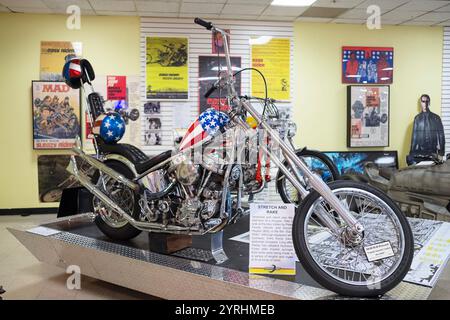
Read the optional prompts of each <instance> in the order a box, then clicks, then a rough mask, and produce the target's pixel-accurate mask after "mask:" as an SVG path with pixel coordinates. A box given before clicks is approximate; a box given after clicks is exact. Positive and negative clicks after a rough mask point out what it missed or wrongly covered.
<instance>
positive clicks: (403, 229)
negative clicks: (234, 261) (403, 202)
mask: <svg viewBox="0 0 450 320" xmlns="http://www.w3.org/2000/svg"><path fill="white" fill-rule="evenodd" d="M329 187H330V188H331V190H332V191H333V193H334V194H335V195H336V196H337V197H338V198H339V199H340V200H341V202H342V203H343V204H344V206H345V207H346V208H348V209H349V210H350V212H351V213H352V215H353V216H354V217H355V218H356V219H357V220H358V222H359V223H361V224H362V225H363V227H364V231H363V233H362V234H354V233H352V232H351V231H350V229H349V228H348V226H347V225H346V223H345V222H344V221H343V220H342V219H340V217H339V216H338V215H337V213H336V212H335V211H334V210H333V209H332V208H331V207H330V206H329V205H328V203H327V202H326V200H324V199H323V197H322V196H321V195H320V194H319V193H317V192H316V191H313V192H311V193H310V194H309V195H308V196H307V197H306V198H305V199H304V201H302V203H301V204H300V206H299V207H298V208H297V212H296V214H295V218H294V223H293V230H292V233H293V234H292V239H293V242H294V247H295V251H296V253H297V256H298V257H299V260H300V262H301V263H302V265H303V267H304V268H305V270H306V271H307V272H308V273H309V274H310V275H311V277H313V278H314V279H315V280H316V281H317V282H318V283H319V284H321V285H322V286H323V287H325V288H327V289H329V290H332V291H334V292H336V293H339V294H341V295H346V296H356V297H374V296H379V295H382V294H384V293H386V292H387V291H389V290H390V289H392V288H393V287H395V286H396V285H397V284H398V283H400V282H401V281H402V280H403V278H404V277H405V275H406V273H407V272H408V271H409V268H410V266H411V262H412V258H413V254H414V239H413V235H412V232H411V228H410V226H409V223H408V221H407V220H406V217H405V216H404V215H403V213H402V212H401V211H400V209H399V208H398V207H397V206H396V205H395V203H394V202H393V201H392V200H391V199H390V198H389V197H388V196H387V195H385V194H384V193H383V192H381V191H380V190H378V189H376V188H374V187H372V186H369V185H366V184H362V183H358V182H353V181H335V182H331V183H330V184H329ZM323 214H329V216H330V217H332V219H333V220H334V221H335V222H336V224H337V225H338V231H336V232H333V231H332V230H330V229H329V228H328V227H326V226H325V224H324V223H323V220H322V219H320V215H323Z"/></svg>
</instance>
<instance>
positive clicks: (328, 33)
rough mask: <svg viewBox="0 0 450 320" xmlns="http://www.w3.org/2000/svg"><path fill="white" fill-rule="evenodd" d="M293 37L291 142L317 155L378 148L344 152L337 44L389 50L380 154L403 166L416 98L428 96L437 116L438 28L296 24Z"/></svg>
mask: <svg viewBox="0 0 450 320" xmlns="http://www.w3.org/2000/svg"><path fill="white" fill-rule="evenodd" d="M294 33H295V54H294V56H295V59H296V60H295V66H296V67H295V68H296V70H295V74H296V75H297V80H296V84H295V85H296V87H297V88H298V90H294V91H295V92H296V94H297V96H296V97H295V100H294V117H295V120H296V122H297V125H298V126H299V133H298V135H297V136H296V142H297V144H298V145H306V146H308V147H310V148H314V149H319V150H322V151H335V150H338V151H342V150H355V151H357V150H380V148H373V149H370V148H364V149H361V148H360V149H355V148H352V149H349V148H347V144H346V141H347V140H346V137H347V135H346V132H347V131H346V130H347V129H346V128H347V105H346V103H347V91H346V87H347V85H345V84H342V82H341V50H342V46H375V47H393V48H394V77H393V79H394V80H393V84H392V85H391V86H390V95H391V97H390V115H391V116H390V146H389V147H387V148H383V150H398V152H399V162H400V166H401V167H402V166H405V165H406V163H405V157H406V155H407V154H408V153H409V148H410V142H411V131H412V123H413V120H414V116H415V115H416V114H417V113H418V111H419V104H418V99H419V97H420V95H421V94H422V93H428V94H429V95H430V96H431V110H432V111H433V112H435V113H437V114H441V74H442V46H443V29H442V27H416V26H384V27H383V28H382V29H380V30H369V29H367V28H366V26H365V25H361V26H359V25H344V24H320V23H300V22H297V23H295V26H294Z"/></svg>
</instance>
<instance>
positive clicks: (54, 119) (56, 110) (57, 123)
mask: <svg viewBox="0 0 450 320" xmlns="http://www.w3.org/2000/svg"><path fill="white" fill-rule="evenodd" d="M32 105H33V149H71V148H72V147H73V146H74V144H75V138H76V137H77V136H81V126H80V123H81V121H80V114H81V113H80V91H79V90H74V89H72V88H70V87H69V86H68V85H67V84H65V83H64V82H60V81H32Z"/></svg>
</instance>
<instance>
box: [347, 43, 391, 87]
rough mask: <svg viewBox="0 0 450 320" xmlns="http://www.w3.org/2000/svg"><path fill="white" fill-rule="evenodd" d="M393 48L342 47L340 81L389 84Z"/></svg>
mask: <svg viewBox="0 0 450 320" xmlns="http://www.w3.org/2000/svg"><path fill="white" fill-rule="evenodd" d="M393 79H394V48H391V47H342V83H370V84H391V83H392V81H393Z"/></svg>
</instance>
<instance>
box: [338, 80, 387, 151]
mask: <svg viewBox="0 0 450 320" xmlns="http://www.w3.org/2000/svg"><path fill="white" fill-rule="evenodd" d="M347 108H348V109H347V115H348V120H347V121H348V127H347V147H388V146H389V86H348V87H347Z"/></svg>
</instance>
